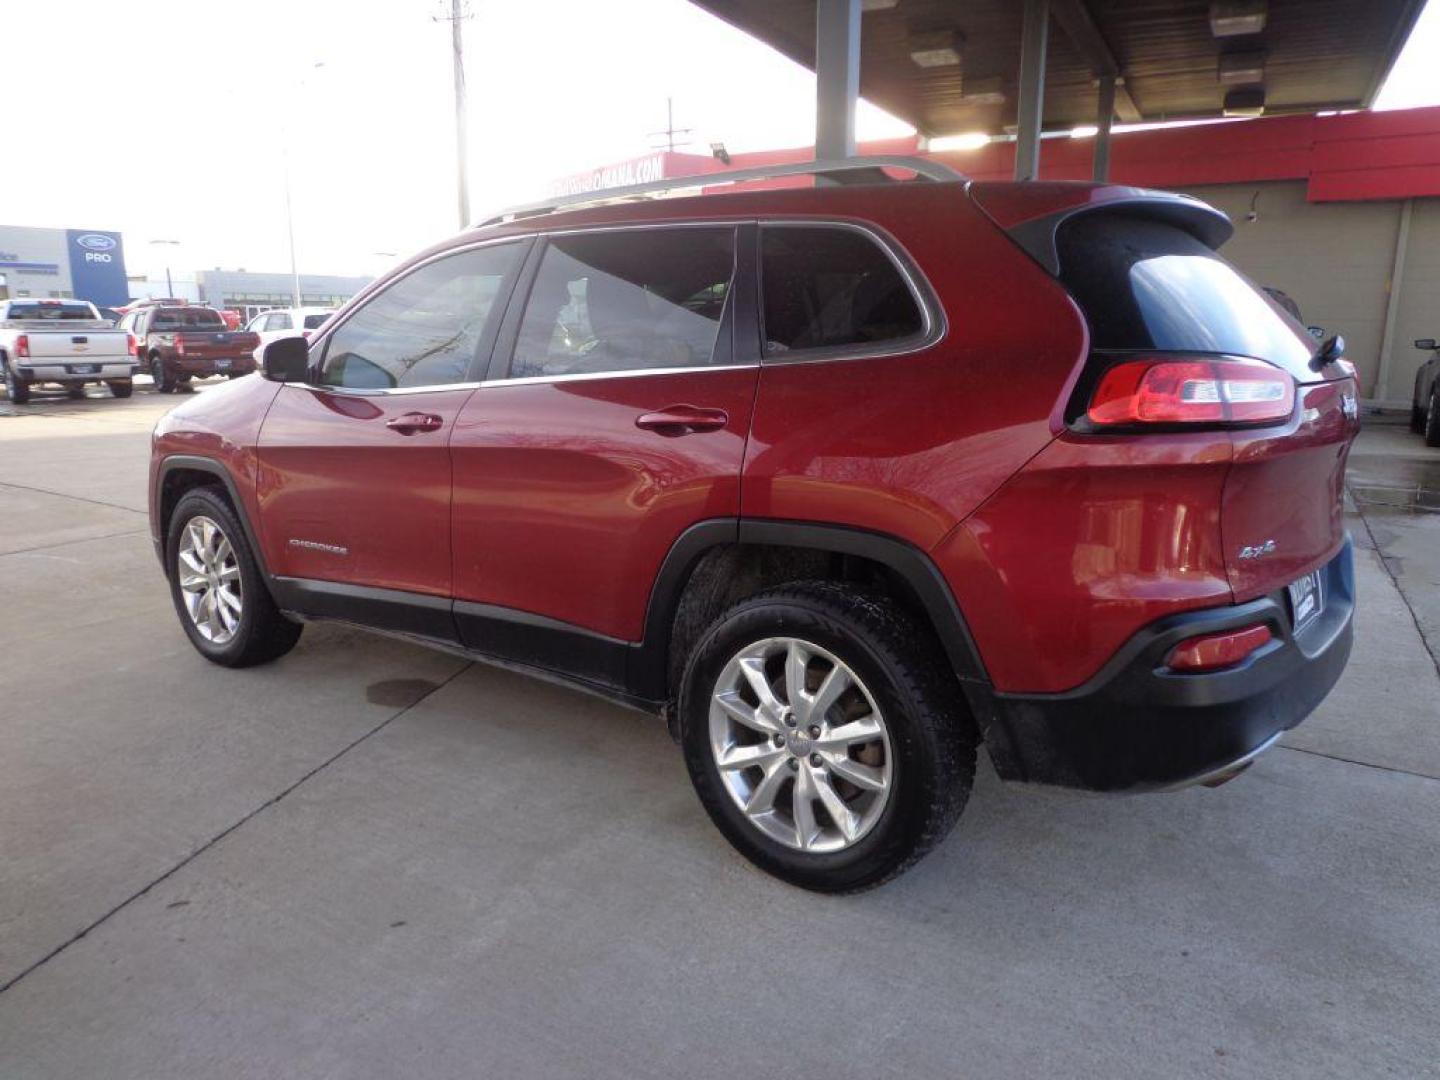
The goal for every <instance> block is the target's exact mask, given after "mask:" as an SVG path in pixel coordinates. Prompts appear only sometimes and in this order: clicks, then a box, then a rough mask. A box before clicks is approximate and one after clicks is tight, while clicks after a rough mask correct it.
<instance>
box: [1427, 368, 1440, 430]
mask: <svg viewBox="0 0 1440 1080" xmlns="http://www.w3.org/2000/svg"><path fill="white" fill-rule="evenodd" d="M1425 445H1426V446H1440V379H1437V380H1436V386H1435V389H1434V390H1432V391H1431V392H1430V410H1429V412H1427V413H1426V414H1425Z"/></svg>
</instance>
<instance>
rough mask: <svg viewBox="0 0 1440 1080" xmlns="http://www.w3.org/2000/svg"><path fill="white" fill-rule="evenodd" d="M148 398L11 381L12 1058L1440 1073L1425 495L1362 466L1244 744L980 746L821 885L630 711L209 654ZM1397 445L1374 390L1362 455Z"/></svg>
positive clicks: (686, 1071)
mask: <svg viewBox="0 0 1440 1080" xmlns="http://www.w3.org/2000/svg"><path fill="white" fill-rule="evenodd" d="M169 403H170V402H169V401H168V400H166V399H159V398H157V397H155V396H154V395H151V394H149V393H146V392H144V391H141V392H140V393H138V394H137V395H136V397H135V398H133V399H131V400H130V401H129V402H119V401H109V400H102V399H97V400H94V401H89V402H84V403H70V402H62V403H58V404H56V405H54V406H52V407H50V409H49V411H48V412H45V413H42V414H40V415H36V414H34V413H30V414H27V415H26V416H23V417H19V418H6V417H3V416H0V581H3V582H4V586H5V592H6V595H5V603H4V604H3V606H0V649H3V655H4V657H5V659H4V663H3V666H0V986H3V987H5V988H4V989H3V990H0V1076H3V1077H5V1078H6V1080H12V1078H16V1080H21V1078H23V1080H29V1078H47V1080H48V1078H60V1077H64V1078H71V1077H89V1076H104V1077H117V1078H124V1077H135V1078H142V1077H143V1078H145V1080H159V1078H168V1077H176V1078H179V1077H184V1078H187V1080H189V1078H193V1077H196V1076H223V1077H273V1076H285V1077H287V1078H296V1077H391V1076H402V1075H403V1076H405V1077H407V1078H410V1077H431V1076H434V1077H451V1076H497V1077H501V1076H503V1077H563V1076H576V1077H582V1076H583V1077H617V1078H620V1077H624V1078H632V1077H673V1076H676V1075H684V1076H686V1077H687V1078H702V1077H709V1076H717V1077H719V1076H724V1077H727V1078H728V1077H734V1076H736V1075H746V1074H750V1075H786V1076H817V1075H826V1076H836V1077H849V1076H857V1077H859V1076H867V1077H873V1076H892V1075H893V1076H901V1075H903V1076H907V1077H930V1076H936V1077H942V1076H943V1077H955V1076H997V1077H1033V1076H1037V1075H1054V1076H1106V1077H1153V1076H1157V1075H1163V1076H1167V1077H1170V1076H1206V1077H1209V1076H1214V1077H1232V1076H1233V1077H1241V1076H1243V1077H1321V1076H1334V1077H1354V1076H1375V1075H1396V1076H1406V1077H1419V1076H1430V1075H1440V919H1437V917H1436V916H1437V903H1436V894H1435V883H1436V882H1437V881H1440V828H1437V827H1436V821H1437V819H1440V675H1437V670H1436V666H1435V663H1434V660H1433V657H1432V654H1431V653H1430V652H1429V651H1427V648H1426V644H1425V642H1424V640H1423V638H1422V635H1421V633H1420V629H1419V627H1420V626H1425V625H1428V624H1427V622H1426V619H1427V618H1428V616H1425V615H1424V614H1423V603H1424V598H1423V597H1421V598H1420V599H1419V600H1415V599H1410V598H1409V593H1410V592H1411V591H1414V592H1415V593H1417V594H1419V593H1423V592H1424V591H1425V588H1426V586H1425V585H1424V581H1425V580H1426V578H1425V576H1424V575H1425V574H1426V573H1428V572H1430V571H1427V570H1426V569H1425V567H1426V566H1428V567H1429V568H1430V570H1431V571H1433V569H1434V567H1435V565H1436V563H1435V562H1434V561H1430V562H1428V563H1427V562H1426V556H1425V553H1424V552H1425V542H1426V541H1425V539H1424V538H1425V537H1427V536H1428V537H1433V536H1434V535H1435V534H1434V532H1433V529H1432V526H1431V525H1430V524H1426V523H1425V522H1428V521H1431V520H1432V519H1431V518H1429V517H1425V516H1424V511H1423V509H1415V510H1414V511H1413V512H1407V516H1406V517H1405V522H1404V523H1401V524H1395V523H1392V522H1390V520H1389V518H1388V517H1386V513H1388V512H1378V513H1377V512H1374V511H1373V509H1372V507H1371V503H1372V500H1371V499H1370V498H1369V497H1368V496H1366V495H1365V493H1364V492H1363V491H1360V492H1359V494H1357V497H1356V505H1357V507H1358V509H1359V510H1360V511H1362V512H1363V514H1364V516H1359V515H1357V516H1356V518H1355V521H1354V525H1355V529H1356V532H1357V535H1358V536H1359V537H1360V539H1361V542H1362V544H1363V545H1369V544H1370V542H1371V538H1372V537H1373V542H1374V544H1375V545H1377V547H1378V550H1370V548H1369V547H1368V546H1367V547H1366V548H1365V550H1362V551H1361V552H1360V553H1359V555H1360V558H1359V567H1358V572H1359V588H1360V595H1361V603H1362V606H1361V614H1360V624H1359V627H1358V630H1359V632H1358V634H1357V641H1356V648H1355V654H1354V658H1353V660H1352V662H1351V666H1350V669H1349V670H1348V671H1347V673H1346V675H1345V677H1344V679H1343V680H1342V682H1341V684H1340V686H1339V687H1337V689H1336V691H1335V692H1334V694H1332V696H1331V697H1330V699H1329V700H1328V701H1327V702H1326V703H1325V705H1324V706H1322V708H1321V709H1320V710H1319V711H1318V712H1317V713H1316V715H1315V716H1313V717H1311V718H1310V720H1308V721H1307V722H1306V724H1305V725H1303V726H1302V727H1301V728H1299V729H1297V730H1296V731H1295V732H1294V733H1292V734H1291V735H1289V736H1288V737H1287V738H1286V740H1285V741H1284V742H1283V744H1282V745H1281V746H1280V747H1278V748H1277V749H1276V750H1274V751H1272V752H1271V753H1269V754H1267V755H1266V756H1264V757H1263V758H1262V759H1261V760H1260V761H1259V762H1258V763H1257V764H1256V765H1255V767H1254V768H1252V769H1251V770H1250V771H1249V772H1248V773H1246V774H1245V775H1244V776H1243V777H1241V778H1240V779H1239V780H1237V781H1235V782H1234V783H1231V784H1229V785H1226V786H1225V787H1222V788H1220V789H1217V790H1215V791H1207V790H1200V789H1191V790H1187V791H1182V792H1178V793H1175V794H1171V795H1163V796H1151V797H1144V798H1101V797H1093V796H1085V795H1077V794H1070V793H1065V792H1054V791H1044V790H1035V789H1026V788H1020V787H1010V786H1006V785H1002V784H1000V783H999V782H998V781H996V780H995V779H994V777H993V775H991V774H990V772H989V770H988V768H987V767H985V766H983V764H982V769H981V776H980V779H979V782H978V784H977V789H976V792H975V794H974V797H973V798H972V800H971V803H970V807H969V809H968V810H967V812H966V815H965V817H964V818H963V819H962V821H961V823H960V825H959V827H958V828H957V829H956V831H955V833H954V835H953V836H952V837H951V838H950V839H949V840H948V841H947V842H946V843H945V844H944V845H943V846H942V847H941V848H940V850H938V851H937V852H936V853H934V854H933V855H931V856H930V857H929V858H928V859H927V860H925V861H924V862H922V863H921V864H920V865H919V866H918V867H917V868H916V869H915V870H914V871H912V872H911V873H910V874H908V875H907V876H906V877H904V878H902V879H900V880H899V881H898V882H895V883H893V884H892V885H890V886H887V887H885V888H882V889H880V890H878V891H875V892H871V893H868V894H865V895H863V896H860V897H854V898H842V899H836V898H823V897H816V896H812V895H809V894H806V893H802V892H799V891H797V890H794V889H791V888H788V887H786V886H784V885H781V884H780V883H778V882H776V881H773V880H772V879H770V878H767V877H765V876H764V875H762V874H760V873H758V872H756V871H754V870H752V869H751V868H750V867H749V865H748V864H747V863H745V862H743V860H741V859H740V858H739V857H738V856H736V855H734V854H733V853H732V852H731V851H730V849H729V848H728V847H727V846H726V845H725V843H724V841H723V840H722V839H721V838H720V837H719V835H718V834H717V833H716V832H715V831H714V830H713V829H712V827H711V826H710V824H709V822H708V821H707V820H706V819H705V817H704V815H703V813H702V812H701V810H700V808H699V806H698V804H697V802H696V800H695V799H694V797H693V795H692V794H691V792H690V789H689V785H688V781H687V780H686V777H685V773H684V768H683V765H682V763H681V761H680V759H679V755H678V753H677V752H676V750H675V748H674V747H673V745H672V744H671V743H670V741H669V739H668V737H667V736H666V735H665V733H664V731H663V730H662V729H661V728H660V727H659V725H657V724H655V723H653V722H650V721H648V720H647V719H646V718H644V717H642V716H640V715H638V714H634V713H629V712H626V711H623V710H619V709H616V708H613V707H611V706H608V705H606V704H603V703H600V702H596V701H593V700H590V699H588V698H585V697H583V696H581V695H578V694H575V693H572V692H570V691H567V690H562V689H558V688H555V687H551V686H547V685H544V684H541V683H537V682H534V681H531V680H528V679H525V678H523V677H520V676H517V675H513V674H510V673H506V672H500V671H494V670H491V669H488V668H484V667H478V666H470V665H466V664H464V663H462V662H460V661H457V660H455V659H453V658H451V657H448V656H444V655H442V654H439V653H432V652H428V651H426V650H422V649H418V648H413V647H410V646H407V645H401V644H396V643H393V642H389V641H385V640H383V639H380V638H378V637H372V636H369V635H365V634H361V633H358V632H354V631H348V630H340V629H335V628H325V627H310V628H308V629H307V630H306V633H305V637H304V638H303V639H302V642H301V645H300V647H299V648H298V649H297V650H296V651H295V652H294V653H292V654H291V655H290V656H288V657H286V658H285V659H284V660H282V661H280V662H279V663H277V664H275V665H273V666H272V667H268V668H265V669H260V670H255V671H249V672H228V671H224V670H222V669H219V668H216V667H213V666H211V665H208V664H206V663H204V661H202V660H201V659H200V658H199V657H198V656H196V655H195V654H194V652H193V650H191V648H190V646H189V645H188V643H187V642H186V640H185V638H184V636H183V634H182V632H181V631H180V629H179V627H178V625H176V623H175V619H174V613H173V610H172V609H171V607H170V604H169V600H168V597H167V596H166V594H165V591H164V589H163V586H162V584H161V581H160V578H159V575H158V573H157V571H156V568H155V566H154V558H153V555H152V554H151V551H150V547H149V542H148V539H147V538H146V536H145V533H144V519H143V515H141V514H140V513H139V511H140V510H141V509H143V475H144V451H145V444H146V433H147V431H148V428H149V425H150V423H152V422H153V419H154V417H155V416H156V415H158V412H159V411H160V409H161V406H162V405H168V404H169ZM1412 438H1413V437H1412ZM1418 446H1419V444H1418V440H1413V442H1404V441H1401V440H1399V438H1398V433H1394V432H1390V431H1388V430H1384V431H1380V432H1374V431H1369V430H1367V432H1366V433H1365V434H1364V435H1363V436H1362V442H1361V444H1360V447H1359V448H1358V450H1359V452H1358V453H1357V465H1356V470H1355V472H1356V475H1357V477H1359V478H1361V479H1364V480H1366V481H1367V482H1366V483H1363V484H1360V485H1359V487H1360V488H1383V487H1384V485H1385V484H1390V483H1394V484H1402V486H1403V482H1405V481H1404V475H1405V474H1406V470H1408V469H1410V468H1411V466H1412V464H1413V463H1412V461H1411V458H1418V460H1419V462H1420V466H1421V467H1422V469H1423V467H1425V462H1427V461H1432V462H1440V453H1435V452H1431V451H1425V450H1423V448H1419V449H1418V450H1417V449H1416V448H1417V447H1418ZM92 455H93V456H94V457H95V458H96V459H103V460H98V464H97V465H96V467H95V468H93V469H87V468H85V467H84V466H85V464H86V462H87V460H90V459H91V457H92ZM1427 455H1429V456H1427ZM1437 467H1440V466H1437ZM1397 477H1398V478H1399V479H1397ZM1420 486H1423V485H1420ZM1357 490H1358V489H1357ZM1437 516H1440V515H1437ZM1381 518H1384V519H1385V520H1383V521H1382V520H1380V519H1381ZM1411 519H1414V520H1413V521H1412V520H1411ZM1432 547H1433V545H1432ZM1432 559H1433V553H1432ZM1397 560H1398V562H1397ZM1397 568H1398V569H1397ZM1397 582H1398V583H1399V585H1398V587H1397ZM1412 582H1413V590H1412V586H1411V583H1412ZM1432 591H1433V590H1432ZM1407 600H1409V602H1407ZM1417 619H1418V620H1419V622H1418V624H1417ZM1436 625H1440V624H1436ZM1433 640H1435V639H1434V638H1433V637H1432V641H1433Z"/></svg>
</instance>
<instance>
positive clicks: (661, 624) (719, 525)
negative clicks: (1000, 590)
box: [628, 518, 989, 704]
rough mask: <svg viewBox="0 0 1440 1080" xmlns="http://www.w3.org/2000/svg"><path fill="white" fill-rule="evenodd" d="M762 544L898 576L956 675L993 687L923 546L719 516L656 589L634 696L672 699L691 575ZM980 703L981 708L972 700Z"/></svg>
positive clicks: (675, 548)
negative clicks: (722, 554) (716, 551)
mask: <svg viewBox="0 0 1440 1080" xmlns="http://www.w3.org/2000/svg"><path fill="white" fill-rule="evenodd" d="M730 544H742V545H743V544H754V545H761V546H770V547H792V548H805V549H809V550H814V551H823V552H831V553H834V554H837V555H856V556H860V557H863V558H866V559H869V560H871V561H873V562H876V563H879V564H881V565H882V566H885V567H887V568H888V569H890V570H892V571H893V572H895V573H896V574H897V575H899V576H900V578H901V579H902V580H903V581H904V582H905V583H906V584H907V585H908V586H909V587H910V588H911V590H912V591H913V592H914V594H915V596H916V597H917V598H918V599H919V601H920V603H921V605H922V606H923V607H924V609H925V612H926V614H927V615H928V616H929V617H930V621H931V622H932V623H933V624H934V627H935V630H936V632H937V634H938V635H939V637H940V643H941V645H942V647H943V648H944V649H945V653H946V656H947V657H948V659H949V660H950V664H951V667H952V668H953V669H954V671H955V674H956V677H957V678H958V679H959V680H960V682H961V684H962V686H963V687H964V688H965V689H966V692H967V696H969V690H970V687H972V686H974V687H975V688H977V689H980V690H982V691H983V690H984V689H986V688H988V686H989V679H988V677H987V676H986V673H985V666H984V663H983V662H982V661H981V659H980V653H979V650H978V649H977V648H976V647H975V641H974V638H973V637H972V636H971V634H970V629H969V626H968V625H967V624H966V622H965V619H964V616H963V615H962V614H961V612H960V607H959V605H958V604H957V603H956V601H955V595H954V593H953V592H952V591H951V589H950V586H949V584H948V583H947V582H946V580H945V578H944V575H942V574H941V573H940V569H939V567H937V566H936V565H935V563H934V562H933V561H931V559H930V557H929V556H928V555H926V554H925V553H924V552H923V551H921V550H920V549H919V548H917V547H915V546H914V545H913V544H910V543H908V542H906V541H904V540H901V539H900V538H898V537H895V536H891V535H888V534H885V533H877V532H871V531H869V530H866V529H857V528H853V527H849V526H844V525H829V524H822V523H819V522H808V521H792V520H780V519H769V518H713V519H710V520H707V521H701V522H697V523H696V524H694V525H692V526H690V527H689V528H688V529H686V530H685V531H684V532H683V533H681V534H680V536H679V538H678V539H677V540H676V541H675V543H674V544H673V545H672V546H671V548H670V551H669V553H668V554H667V555H666V557H665V561H664V562H663V563H662V564H661V567H660V572H659V573H658V574H657V575H656V577H655V584H654V586H653V587H652V589H651V593H650V603H649V606H648V608H647V611H646V617H645V638H644V640H643V641H642V642H641V644H640V647H639V648H638V649H637V650H636V651H635V653H634V654H633V656H632V666H631V670H630V677H629V680H628V681H629V682H630V684H631V688H632V690H634V691H636V692H637V693H641V694H643V695H644V696H646V697H649V698H652V699H653V700H661V701H663V700H666V699H667V698H668V696H669V687H668V686H667V685H666V684H667V662H668V647H669V637H670V629H671V625H672V623H673V621H674V618H675V615H676V612H677V611H678V609H679V604H680V599H681V597H682V595H683V594H684V591H685V586H686V583H687V582H688V580H689V578H690V574H691V571H693V569H694V568H695V565H696V564H697V563H698V562H699V560H700V557H701V556H702V555H704V554H705V553H706V552H707V551H709V550H711V549H712V548H715V547H720V546H724V545H730ZM972 704H974V703H973V702H972Z"/></svg>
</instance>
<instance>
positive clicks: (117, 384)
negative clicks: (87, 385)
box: [106, 379, 135, 398]
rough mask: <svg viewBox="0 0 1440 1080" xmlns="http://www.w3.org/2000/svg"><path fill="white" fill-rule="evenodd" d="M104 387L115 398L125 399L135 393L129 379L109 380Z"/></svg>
mask: <svg viewBox="0 0 1440 1080" xmlns="http://www.w3.org/2000/svg"><path fill="white" fill-rule="evenodd" d="M106 385H107V386H109V387H110V393H112V394H114V395H115V396H116V397H117V398H127V397H129V396H130V395H131V394H133V393H134V392H135V384H134V383H133V382H131V381H130V380H129V379H111V380H110V382H109V383H107V384H106Z"/></svg>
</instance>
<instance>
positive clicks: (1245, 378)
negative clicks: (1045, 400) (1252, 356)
mask: <svg viewBox="0 0 1440 1080" xmlns="http://www.w3.org/2000/svg"><path fill="white" fill-rule="evenodd" d="M1294 411H1295V380H1294V379H1292V378H1291V377H1290V376H1289V375H1287V374H1286V373H1285V372H1283V371H1281V370H1280V369H1279V368H1274V367H1271V366H1270V365H1269V364H1266V363H1263V362H1261V361H1259V360H1194V359H1189V358H1187V359H1183V360H1163V359H1151V360H1128V361H1125V362H1124V363H1121V364H1116V365H1115V366H1114V367H1112V368H1110V369H1109V370H1108V371H1106V372H1105V374H1104V375H1103V376H1101V379H1100V385H1099V386H1097V387H1096V388H1095V393H1094V394H1093V395H1091V398H1090V407H1089V409H1088V410H1086V415H1087V416H1088V417H1089V418H1090V422H1091V423H1092V424H1098V425H1101V426H1104V427H1114V426H1123V425H1131V424H1254V423H1265V422H1272V421H1277V420H1285V419H1287V418H1288V417H1289V416H1290V414H1291V413H1292V412H1294Z"/></svg>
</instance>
